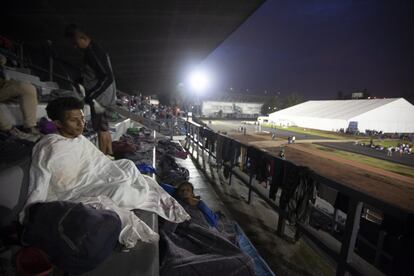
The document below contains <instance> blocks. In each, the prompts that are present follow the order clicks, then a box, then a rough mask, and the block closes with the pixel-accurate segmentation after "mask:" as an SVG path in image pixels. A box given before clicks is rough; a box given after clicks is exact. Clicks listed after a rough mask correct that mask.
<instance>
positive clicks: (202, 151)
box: [201, 136, 206, 169]
mask: <svg viewBox="0 0 414 276" xmlns="http://www.w3.org/2000/svg"><path fill="white" fill-rule="evenodd" d="M205 139H206V138H205V137H204V136H203V137H202V138H201V161H202V163H203V168H204V169H205V168H206V162H205V158H204V147H205V145H206V143H205V142H206V141H205Z"/></svg>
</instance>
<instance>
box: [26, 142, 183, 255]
mask: <svg viewBox="0 0 414 276" xmlns="http://www.w3.org/2000/svg"><path fill="white" fill-rule="evenodd" d="M105 198H108V199H105ZM109 199H110V200H109ZM54 200H67V201H77V202H79V201H80V202H84V203H86V204H87V203H91V202H95V203H96V202H99V204H95V207H97V208H106V209H108V208H109V209H112V210H114V211H115V212H117V213H118V215H119V216H120V218H121V221H122V227H123V230H122V231H121V235H120V238H119V240H120V242H121V243H123V244H124V245H125V246H127V247H133V246H134V245H135V244H136V240H142V241H145V242H151V241H154V240H156V239H158V234H157V233H155V232H153V231H152V230H151V229H150V228H149V227H148V226H147V225H146V224H145V223H144V222H143V221H141V220H139V219H138V218H137V217H136V216H135V215H131V214H132V212H131V211H130V210H132V209H141V210H146V211H152V212H155V213H157V214H158V215H160V216H161V217H163V218H165V219H166V220H169V221H172V222H176V223H180V222H183V221H185V220H187V219H189V218H190V216H189V215H188V214H187V213H186V211H185V210H184V209H183V208H182V207H181V205H180V204H179V203H178V202H177V201H176V200H175V199H174V198H172V197H171V196H169V195H168V194H167V193H166V192H165V191H164V190H163V189H162V188H161V187H160V186H159V185H158V183H157V182H156V181H155V180H153V179H152V178H150V177H148V176H145V175H142V174H141V173H140V172H139V171H138V169H137V168H136V166H135V164H134V163H133V162H132V161H130V160H117V161H111V160H110V159H109V158H107V157H106V156H105V155H104V154H103V153H102V152H101V151H99V150H98V149H97V148H96V147H95V145H93V144H92V143H91V142H90V141H89V140H88V139H87V138H86V137H84V136H82V135H81V136H78V137H77V138H73V139H71V138H65V137H63V136H61V135H58V134H50V135H46V136H45V137H43V138H42V139H41V140H40V141H39V142H38V143H37V144H36V145H35V147H34V148H33V153H32V164H31V168H30V186H29V197H28V200H27V203H26V206H28V205H29V204H32V203H35V202H42V201H54ZM111 201H113V203H115V204H111V203H110V202H111ZM111 206H112V207H111ZM114 206H115V207H114ZM117 207H120V208H117ZM125 211H126V212H128V213H131V214H128V213H125ZM23 216H24V213H22V215H21V219H22V218H23Z"/></svg>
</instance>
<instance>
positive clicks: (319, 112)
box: [268, 98, 414, 133]
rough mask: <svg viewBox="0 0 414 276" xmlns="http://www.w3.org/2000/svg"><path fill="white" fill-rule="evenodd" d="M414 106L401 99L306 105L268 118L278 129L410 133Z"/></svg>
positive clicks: (272, 114) (329, 101)
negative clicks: (290, 127) (297, 128)
mask: <svg viewBox="0 0 414 276" xmlns="http://www.w3.org/2000/svg"><path fill="white" fill-rule="evenodd" d="M413 118H414V105H412V104H411V103H409V102H408V101H407V100H405V99H404V98H393V99H365V100H328V101H307V102H304V103H301V104H298V105H295V106H292V107H289V108H286V109H283V110H280V111H277V112H274V113H271V114H269V118H268V121H269V123H273V124H276V125H278V126H299V127H305V128H312V129H319V130H326V131H339V130H340V129H344V130H351V131H359V132H365V131H366V130H377V131H382V132H384V133H395V132H397V133H413V132H414V120H413Z"/></svg>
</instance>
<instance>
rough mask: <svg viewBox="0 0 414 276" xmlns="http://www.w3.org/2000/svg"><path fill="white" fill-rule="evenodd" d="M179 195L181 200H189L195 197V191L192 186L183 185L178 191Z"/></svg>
mask: <svg viewBox="0 0 414 276" xmlns="http://www.w3.org/2000/svg"><path fill="white" fill-rule="evenodd" d="M177 195H178V197H179V198H181V199H188V198H192V197H193V189H192V187H191V186H190V185H181V186H180V187H179V188H178V190H177Z"/></svg>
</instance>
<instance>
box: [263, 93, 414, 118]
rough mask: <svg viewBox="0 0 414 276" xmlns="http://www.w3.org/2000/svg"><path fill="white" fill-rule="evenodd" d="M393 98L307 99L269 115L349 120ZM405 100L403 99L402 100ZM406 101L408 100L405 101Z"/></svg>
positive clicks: (395, 99) (394, 99) (396, 99)
mask: <svg viewBox="0 0 414 276" xmlns="http://www.w3.org/2000/svg"><path fill="white" fill-rule="evenodd" d="M398 100H404V99H403V98H393V99H369V100H329V101H307V102H304V103H301V104H298V105H295V106H292V107H289V108H286V109H283V110H280V111H277V112H274V113H271V114H270V115H269V116H278V117H279V116H302V117H313V118H324V119H342V120H349V119H351V118H354V117H356V116H358V115H361V114H363V113H366V112H369V111H371V110H374V109H377V108H379V107H381V106H384V105H386V104H389V103H391V102H394V101H398ZM404 101H405V100H404ZM407 103H408V102H407ZM408 104H409V103H408Z"/></svg>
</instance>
